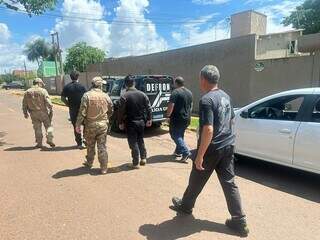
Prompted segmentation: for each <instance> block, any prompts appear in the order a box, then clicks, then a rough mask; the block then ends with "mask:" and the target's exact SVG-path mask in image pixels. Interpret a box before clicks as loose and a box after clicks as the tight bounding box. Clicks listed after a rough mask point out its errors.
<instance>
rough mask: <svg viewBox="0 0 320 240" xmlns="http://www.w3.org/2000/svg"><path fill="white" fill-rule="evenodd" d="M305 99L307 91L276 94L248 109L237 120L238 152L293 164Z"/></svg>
mask: <svg viewBox="0 0 320 240" xmlns="http://www.w3.org/2000/svg"><path fill="white" fill-rule="evenodd" d="M304 99H305V96H304V95H290V96H282V97H276V98H273V99H269V100H267V101H265V102H262V103H259V104H257V105H256V106H253V107H251V108H250V109H247V110H246V111H247V114H246V116H245V117H241V116H239V118H238V119H237V121H236V134H237V141H236V148H237V152H238V153H240V154H243V155H247V156H251V157H255V158H258V159H263V160H266V161H271V162H278V163H283V164H286V165H291V164H292V161H293V146H294V137H295V134H296V132H297V129H298V127H299V125H300V120H299V118H300V114H301V113H300V109H301V108H302V107H301V106H302V104H303V103H304ZM242 116H243V115H242Z"/></svg>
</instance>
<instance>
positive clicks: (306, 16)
mask: <svg viewBox="0 0 320 240" xmlns="http://www.w3.org/2000/svg"><path fill="white" fill-rule="evenodd" d="M282 23H283V24H284V25H285V26H288V25H290V24H292V25H293V27H294V28H296V29H304V34H312V33H318V32H320V0H305V2H304V3H303V4H302V5H300V6H298V7H297V8H296V10H295V11H293V12H292V13H291V15H290V16H288V17H286V18H285V19H284V20H283V22H282Z"/></svg>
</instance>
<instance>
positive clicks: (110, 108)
mask: <svg viewBox="0 0 320 240" xmlns="http://www.w3.org/2000/svg"><path fill="white" fill-rule="evenodd" d="M106 97H107V103H108V112H107V114H108V118H109V119H110V118H111V116H112V114H113V103H112V100H111V98H110V97H109V95H108V94H106Z"/></svg>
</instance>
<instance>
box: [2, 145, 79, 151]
mask: <svg viewBox="0 0 320 240" xmlns="http://www.w3.org/2000/svg"><path fill="white" fill-rule="evenodd" d="M36 149H39V148H37V147H35V146H28V147H11V148H7V149H5V150H4V151H8V152H20V151H32V150H36ZM69 150H78V147H77V146H67V147H59V146H58V147H55V148H49V147H45V146H44V147H42V148H41V151H44V152H62V151H69Z"/></svg>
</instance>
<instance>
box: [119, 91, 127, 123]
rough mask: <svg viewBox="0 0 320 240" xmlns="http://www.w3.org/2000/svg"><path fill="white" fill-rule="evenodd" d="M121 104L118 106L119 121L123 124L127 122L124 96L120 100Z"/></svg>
mask: <svg viewBox="0 0 320 240" xmlns="http://www.w3.org/2000/svg"><path fill="white" fill-rule="evenodd" d="M118 104H119V106H118V116H117V118H118V123H119V125H123V124H124V122H125V116H126V99H125V98H124V97H123V96H122V97H120V100H119V103H118Z"/></svg>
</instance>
